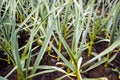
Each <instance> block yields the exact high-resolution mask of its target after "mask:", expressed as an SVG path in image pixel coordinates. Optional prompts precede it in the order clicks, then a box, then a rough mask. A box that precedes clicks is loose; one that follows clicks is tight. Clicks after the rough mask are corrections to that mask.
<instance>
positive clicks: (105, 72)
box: [0, 38, 120, 80]
mask: <svg viewBox="0 0 120 80" xmlns="http://www.w3.org/2000/svg"><path fill="white" fill-rule="evenodd" d="M25 40H26V38H25V39H20V41H19V43H21V45H20V46H22V43H24V44H25V42H24V41H25ZM67 42H68V43H71V39H70V40H68V41H67ZM69 45H70V44H69ZM107 46H108V43H106V42H102V43H98V44H95V45H94V46H93V51H94V52H97V53H100V52H101V51H103V50H104V49H106V48H107ZM63 51H64V49H63ZM52 55H54V56H56V54H55V53H54V52H53V53H52ZM64 56H66V57H68V56H67V55H66V54H64ZM0 57H3V58H6V56H5V55H3V52H2V51H0ZM82 57H83V63H85V62H86V61H88V60H89V59H90V58H88V57H87V50H86V51H84V52H83V54H82ZM119 57H120V53H118V55H117V57H116V59H115V60H114V61H113V62H111V63H109V65H108V66H107V67H104V64H102V65H100V66H98V67H96V68H94V69H93V70H91V71H89V72H87V73H85V74H82V77H85V78H98V77H107V78H108V80H119V79H118V73H116V72H114V71H113V70H112V69H113V68H115V67H117V68H120V58H119ZM68 58H69V57H68ZM91 58H92V57H91ZM57 62H58V61H57V60H56V58H53V57H51V56H49V55H48V54H47V52H46V53H45V55H44V57H43V59H42V61H41V64H40V65H53V66H56V63H57ZM33 63H34V59H33V62H32V64H33ZM111 64H112V65H111ZM12 68H13V65H11V64H8V63H7V62H6V61H2V60H0V76H3V77H4V76H5V75H6V74H8V72H9V71H11V70H12ZM62 75H64V74H63V73H60V72H53V73H47V74H43V75H40V76H36V77H34V78H33V80H55V79H56V78H58V77H60V76H62ZM8 79H9V80H17V72H16V71H15V72H14V73H13V74H12V75H11V76H9V78H8ZM73 79H74V80H77V79H75V78H73ZM63 80H71V79H70V78H68V77H66V78H64V79H63Z"/></svg>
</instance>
